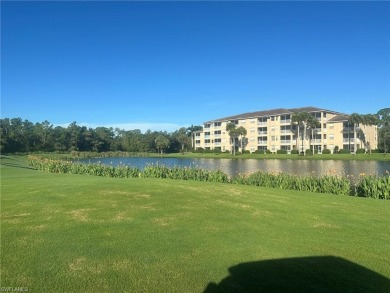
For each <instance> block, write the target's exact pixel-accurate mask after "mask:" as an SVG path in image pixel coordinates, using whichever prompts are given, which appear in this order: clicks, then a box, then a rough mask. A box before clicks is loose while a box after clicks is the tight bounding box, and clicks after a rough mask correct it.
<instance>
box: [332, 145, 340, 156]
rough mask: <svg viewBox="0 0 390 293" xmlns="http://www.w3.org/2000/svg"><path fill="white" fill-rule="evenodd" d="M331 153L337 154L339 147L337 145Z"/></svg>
mask: <svg viewBox="0 0 390 293" xmlns="http://www.w3.org/2000/svg"><path fill="white" fill-rule="evenodd" d="M333 153H334V154H338V153H339V147H338V146H337V145H336V146H335V147H334V150H333Z"/></svg>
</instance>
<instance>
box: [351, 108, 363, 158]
mask: <svg viewBox="0 0 390 293" xmlns="http://www.w3.org/2000/svg"><path fill="white" fill-rule="evenodd" d="M348 122H349V123H350V124H352V125H353V151H354V152H356V150H357V130H358V129H357V128H358V125H359V123H362V122H363V117H362V115H360V114H358V113H352V114H351V115H349V117H348ZM348 131H349V130H348Z"/></svg>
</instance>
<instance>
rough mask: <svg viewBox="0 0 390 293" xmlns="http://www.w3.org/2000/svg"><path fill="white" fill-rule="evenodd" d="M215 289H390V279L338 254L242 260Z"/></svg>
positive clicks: (208, 291) (210, 286)
mask: <svg viewBox="0 0 390 293" xmlns="http://www.w3.org/2000/svg"><path fill="white" fill-rule="evenodd" d="M229 273H230V275H229V276H227V277H226V278H225V279H223V280H222V281H221V282H220V283H219V284H215V283H209V284H208V285H207V287H206V289H205V291H204V293H214V292H390V279H388V278H386V277H384V276H382V275H380V274H378V273H376V272H374V271H371V270H369V269H367V268H365V267H362V266H360V265H358V264H355V263H353V262H350V261H348V260H345V259H342V258H339V257H334V256H318V257H315V256H313V257H300V258H286V259H275V260H266V261H258V262H248V263H241V264H238V265H236V266H233V267H230V268H229Z"/></svg>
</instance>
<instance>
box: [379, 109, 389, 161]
mask: <svg viewBox="0 0 390 293" xmlns="http://www.w3.org/2000/svg"><path fill="white" fill-rule="evenodd" d="M377 115H378V120H379V123H378V126H379V131H378V134H379V146H380V147H382V148H383V151H384V153H385V154H386V153H387V152H388V148H389V146H390V108H383V109H381V110H379V111H378V113H377Z"/></svg>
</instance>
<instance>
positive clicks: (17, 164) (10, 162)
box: [0, 155, 36, 170]
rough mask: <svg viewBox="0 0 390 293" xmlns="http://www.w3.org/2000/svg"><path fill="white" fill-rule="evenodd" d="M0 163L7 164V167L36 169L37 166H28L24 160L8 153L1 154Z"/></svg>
mask: <svg viewBox="0 0 390 293" xmlns="http://www.w3.org/2000/svg"><path fill="white" fill-rule="evenodd" d="M0 165H2V166H7V167H13V168H21V169H32V170H36V169H35V168H32V167H29V166H26V164H25V163H24V162H21V161H19V160H17V159H15V158H13V157H9V156H7V155H1V156H0Z"/></svg>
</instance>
